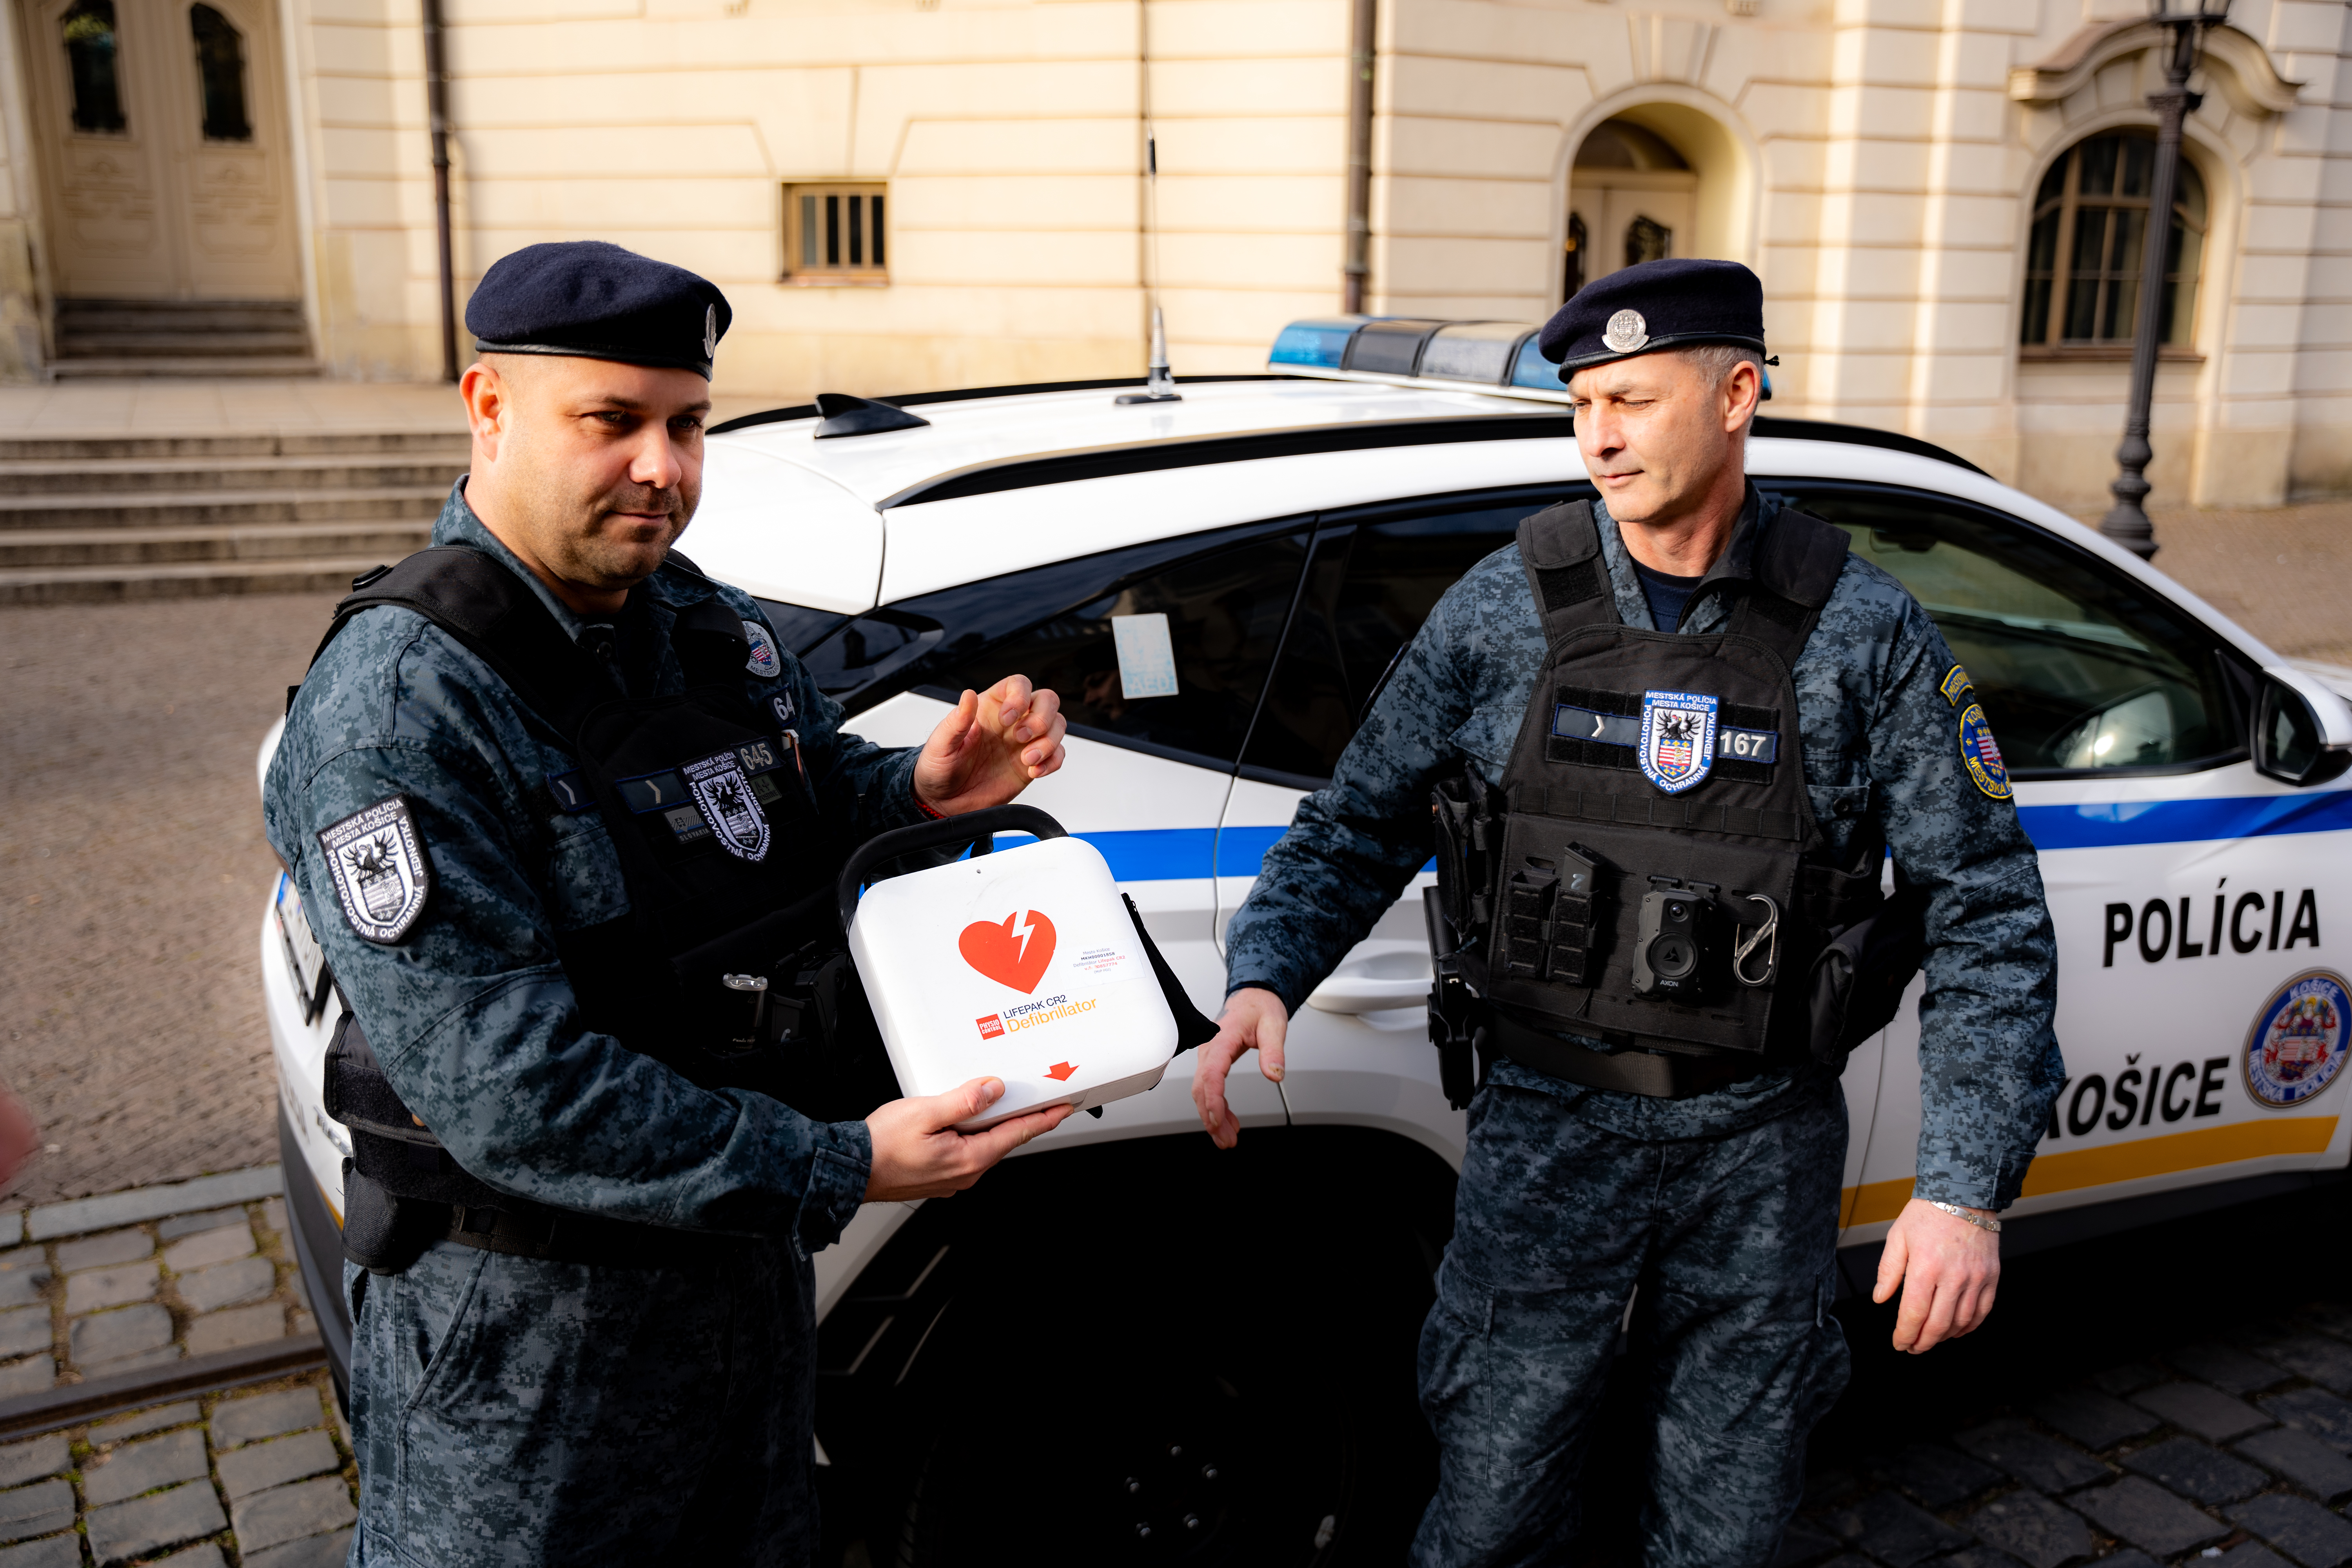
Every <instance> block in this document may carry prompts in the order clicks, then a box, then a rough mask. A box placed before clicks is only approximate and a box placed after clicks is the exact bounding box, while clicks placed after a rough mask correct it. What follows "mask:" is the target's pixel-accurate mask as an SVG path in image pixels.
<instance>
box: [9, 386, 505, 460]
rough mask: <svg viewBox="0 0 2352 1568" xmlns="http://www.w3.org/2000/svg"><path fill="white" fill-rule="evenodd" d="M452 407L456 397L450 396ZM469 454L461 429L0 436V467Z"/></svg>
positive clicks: (454, 456) (463, 456) (460, 456)
mask: <svg viewBox="0 0 2352 1568" xmlns="http://www.w3.org/2000/svg"><path fill="white" fill-rule="evenodd" d="M451 403H452V405H453V406H454V405H455V403H456V397H455V395H454V394H453V395H452V396H451ZM469 450H470V447H469V443H468V441H467V436H466V432H465V430H464V428H463V427H462V426H460V427H456V428H452V429H448V430H290V431H270V430H261V431H251V432H238V433H236V434H235V435H217V434H210V433H207V434H203V435H184V436H170V435H159V436H107V435H60V436H26V435H16V436H0V462H8V463H16V462H27V463H29V462H56V461H65V460H68V459H70V460H72V461H74V462H78V463H90V462H104V461H110V460H112V459H115V458H194V459H201V460H203V461H204V462H206V463H216V462H220V461H224V460H226V459H228V458H310V457H327V456H331V455H333V454H337V453H350V454H354V455H362V454H365V455H383V454H394V453H397V454H401V455H410V454H415V455H418V456H430V457H434V458H441V459H442V460H444V461H446V462H448V463H452V464H454V465H456V467H457V468H458V469H463V468H465V466H466V459H467V453H468V451H469Z"/></svg>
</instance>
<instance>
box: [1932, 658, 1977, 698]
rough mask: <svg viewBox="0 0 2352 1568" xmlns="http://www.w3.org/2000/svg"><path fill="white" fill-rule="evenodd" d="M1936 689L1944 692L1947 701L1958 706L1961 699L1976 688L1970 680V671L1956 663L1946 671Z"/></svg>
mask: <svg viewBox="0 0 2352 1568" xmlns="http://www.w3.org/2000/svg"><path fill="white" fill-rule="evenodd" d="M1936 689H1937V690H1938V691H1940V692H1942V693H1943V694H1944V700H1945V701H1947V702H1948V703H1950V704H1951V705H1952V706H1953V707H1955V708H1958V706H1959V705H1960V699H1961V698H1962V697H1965V696H1967V695H1968V694H1969V692H1970V691H1973V690H1975V689H1976V688H1975V687H1973V686H1972V685H1970V684H1969V672H1968V671H1967V670H1965V669H1962V668H1960V667H1959V666H1958V665H1957V664H1956V665H1954V666H1952V668H1949V669H1948V670H1946V671H1944V679H1941V680H1939V681H1937V683H1936Z"/></svg>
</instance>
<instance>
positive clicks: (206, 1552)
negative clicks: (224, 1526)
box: [152, 1541, 228, 1568]
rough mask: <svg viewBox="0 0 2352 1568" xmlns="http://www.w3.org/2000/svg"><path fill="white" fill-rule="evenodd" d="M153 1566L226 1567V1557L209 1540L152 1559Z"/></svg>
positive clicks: (171, 1567)
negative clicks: (184, 1549) (166, 1555)
mask: <svg viewBox="0 0 2352 1568" xmlns="http://www.w3.org/2000/svg"><path fill="white" fill-rule="evenodd" d="M152 1562H153V1563H154V1565H155V1568H228V1559H227V1558H226V1557H223V1556H222V1555H221V1549H220V1548H219V1547H217V1546H215V1545H214V1544H213V1543H212V1542H209V1541H207V1542H205V1543H204V1544H203V1545H202V1546H191V1547H189V1548H188V1549H187V1550H186V1551H185V1552H173V1553H172V1555H170V1556H169V1557H157V1558H154V1559H152Z"/></svg>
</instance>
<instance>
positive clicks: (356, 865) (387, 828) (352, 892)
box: [319, 795, 433, 947]
mask: <svg viewBox="0 0 2352 1568" xmlns="http://www.w3.org/2000/svg"><path fill="white" fill-rule="evenodd" d="M319 847H320V849H322V850H324V851H325V852H326V856H327V869H328V875H330V876H331V877H332V878H333V879H334V884H335V897H336V898H337V899H338V900H340V901H341V904H342V906H343V919H344V920H345V921H347V922H349V923H350V925H351V928H352V931H356V932H357V933H358V934H359V935H360V936H361V937H362V939H363V940H365V941H368V942H374V943H376V944H377V945H378V946H382V947H389V946H392V945H393V944H394V943H395V942H399V941H401V940H402V939H403V938H404V937H406V936H407V935H408V933H409V932H410V931H414V930H415V929H416V921H417V920H418V918H419V917H420V916H422V915H423V914H424V913H425V900H427V899H428V898H430V897H431V896H432V892H433V864H432V862H431V861H430V860H429V859H427V858H425V837H424V835H422V834H420V833H418V832H417V831H416V819H415V817H413V816H410V815H409V812H408V801H407V798H406V797H405V796H404V795H393V796H391V797H390V798H389V799H385V800H380V801H377V802H376V803H375V804H374V805H371V806H369V807H367V808H366V809H365V810H363V811H355V812H353V813H352V815H351V816H347V817H345V818H343V819H342V820H341V822H338V823H336V824H334V825H333V826H331V827H327V828H324V829H322V830H321V831H320V834H319Z"/></svg>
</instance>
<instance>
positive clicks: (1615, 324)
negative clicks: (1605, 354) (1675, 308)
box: [1601, 310, 1650, 354]
mask: <svg viewBox="0 0 2352 1568" xmlns="http://www.w3.org/2000/svg"><path fill="white" fill-rule="evenodd" d="M1649 341H1650V323H1649V322H1647V321H1643V319H1642V312H1641V311H1639V310H1620V311H1618V312H1617V313H1616V314H1615V315H1613V316H1612V317H1610V318H1609V325H1608V326H1607V327H1606V328H1604V329H1603V330H1602V331H1601V342H1604V343H1607V344H1608V345H1609V346H1610V348H1612V349H1613V350H1614V351H1616V352H1617V353H1621V354H1629V353H1633V351H1634V350H1636V349H1638V348H1640V347H1641V346H1642V345H1643V343H1646V342H1649Z"/></svg>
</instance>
